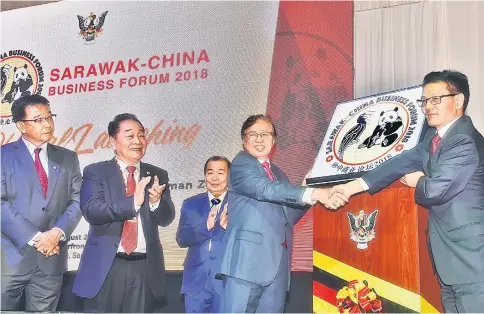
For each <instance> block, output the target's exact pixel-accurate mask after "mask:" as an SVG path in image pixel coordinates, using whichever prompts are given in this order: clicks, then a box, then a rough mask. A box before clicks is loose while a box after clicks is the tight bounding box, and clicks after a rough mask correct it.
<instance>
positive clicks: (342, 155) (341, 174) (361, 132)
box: [308, 86, 425, 185]
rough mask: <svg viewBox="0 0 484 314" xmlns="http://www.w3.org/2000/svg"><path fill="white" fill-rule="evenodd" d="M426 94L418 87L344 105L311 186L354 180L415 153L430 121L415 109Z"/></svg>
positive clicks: (338, 110)
mask: <svg viewBox="0 0 484 314" xmlns="http://www.w3.org/2000/svg"><path fill="white" fill-rule="evenodd" d="M421 94H422V87H421V86H417V87H412V88H408V89H404V90H398V91H394V92H389V93H384V94H378V95H374V96H369V97H365V98H360V99H355V100H352V101H348V102H344V103H341V104H339V105H338V106H337V107H336V109H335V112H334V114H333V118H332V119H331V122H330V124H329V127H328V131H327V132H326V135H325V137H324V140H323V143H322V145H321V148H320V150H319V153H318V157H317V158H316V161H315V163H314V166H313V169H312V171H311V175H310V179H309V180H308V184H309V185H311V184H315V183H321V182H322V181H323V182H328V183H330V182H332V183H333V184H334V183H341V182H343V181H345V180H346V181H348V180H350V179H354V178H356V177H358V176H361V175H362V173H363V172H366V171H370V170H372V169H374V168H376V167H378V166H379V165H381V164H383V163H384V162H385V161H387V160H389V159H390V158H392V157H395V156H396V155H399V154H400V153H402V152H403V151H405V150H409V149H412V148H413V147H415V146H416V145H417V144H418V142H419V139H420V134H421V133H422V129H423V125H424V121H425V116H424V115H423V113H422V112H421V110H420V108H418V106H417V105H416V104H415V103H414V101H415V100H416V99H418V98H420V97H421ZM360 173H361V174H360Z"/></svg>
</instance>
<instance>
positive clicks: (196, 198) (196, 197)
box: [185, 192, 208, 203]
mask: <svg viewBox="0 0 484 314" xmlns="http://www.w3.org/2000/svg"><path fill="white" fill-rule="evenodd" d="M204 197H206V198H207V199H208V196H207V192H204V193H200V194H197V195H194V196H191V197H189V198H187V199H185V202H189V203H191V202H199V201H200V200H202V199H203V198H204Z"/></svg>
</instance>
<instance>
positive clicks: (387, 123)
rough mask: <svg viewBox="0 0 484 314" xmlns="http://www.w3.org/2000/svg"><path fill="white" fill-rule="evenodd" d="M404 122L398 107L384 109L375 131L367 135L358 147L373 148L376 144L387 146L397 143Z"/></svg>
mask: <svg viewBox="0 0 484 314" xmlns="http://www.w3.org/2000/svg"><path fill="white" fill-rule="evenodd" d="M402 125H403V122H402V118H401V117H400V115H399V114H398V107H395V109H393V110H388V111H382V112H381V113H380V117H379V119H378V125H377V126H376V127H375V129H374V130H373V133H372V134H371V135H370V136H369V137H367V138H366V139H365V140H364V141H363V143H361V144H360V145H359V146H358V148H359V149H361V148H371V147H372V146H374V145H380V146H381V147H387V146H390V145H392V144H393V143H395V141H396V140H397V139H398V137H399V136H400V133H401V128H402Z"/></svg>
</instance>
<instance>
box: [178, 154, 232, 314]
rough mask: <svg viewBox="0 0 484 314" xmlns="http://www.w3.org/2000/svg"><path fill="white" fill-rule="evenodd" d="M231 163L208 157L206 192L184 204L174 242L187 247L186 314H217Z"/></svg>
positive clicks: (184, 270)
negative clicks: (217, 277) (218, 274)
mask: <svg viewBox="0 0 484 314" xmlns="http://www.w3.org/2000/svg"><path fill="white" fill-rule="evenodd" d="M229 168H230V161H229V160H228V159H227V158H225V157H221V156H213V157H210V158H209V159H208V160H207V161H206V163H205V166H204V173H205V185H206V187H207V190H208V191H207V192H205V193H202V194H198V195H195V196H192V197H190V198H188V199H186V200H185V201H184V202H183V205H182V208H181V217H180V223H179V225H178V231H177V233H176V241H177V243H178V245H179V246H180V247H182V248H185V247H188V253H187V256H186V258H185V262H184V264H183V265H184V266H183V282H182V287H181V293H182V294H184V295H185V311H186V312H187V313H210V312H212V313H216V312H218V310H219V304H220V295H221V294H222V290H223V287H222V281H221V280H218V279H216V278H215V275H216V274H217V273H219V272H220V258H221V255H222V252H223V245H222V244H223V243H222V240H223V237H224V234H225V229H226V228H227V222H228V213H227V208H228V207H227V205H228V204H227V197H226V194H227V179H228V175H229Z"/></svg>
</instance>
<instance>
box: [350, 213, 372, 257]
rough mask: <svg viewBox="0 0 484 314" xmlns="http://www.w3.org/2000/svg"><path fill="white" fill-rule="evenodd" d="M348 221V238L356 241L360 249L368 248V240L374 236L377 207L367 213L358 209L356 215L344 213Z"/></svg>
mask: <svg viewBox="0 0 484 314" xmlns="http://www.w3.org/2000/svg"><path fill="white" fill-rule="evenodd" d="M346 215H347V216H348V220H349V223H350V239H351V240H353V241H355V242H356V247H357V248H358V249H360V250H364V249H367V248H368V242H370V241H371V240H373V239H374V238H375V224H376V215H378V209H375V210H374V211H373V212H372V213H371V214H369V215H367V214H365V212H364V211H363V210H360V212H359V214H358V215H354V214H352V213H349V212H348V213H346Z"/></svg>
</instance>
